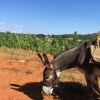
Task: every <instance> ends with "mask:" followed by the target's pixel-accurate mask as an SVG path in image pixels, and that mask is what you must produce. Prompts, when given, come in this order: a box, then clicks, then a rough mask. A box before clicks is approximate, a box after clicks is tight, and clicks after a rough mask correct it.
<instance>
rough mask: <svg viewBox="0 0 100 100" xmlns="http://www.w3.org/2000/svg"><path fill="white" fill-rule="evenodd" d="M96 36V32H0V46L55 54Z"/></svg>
mask: <svg viewBox="0 0 100 100" xmlns="http://www.w3.org/2000/svg"><path fill="white" fill-rule="evenodd" d="M94 38H95V34H87V35H78V34H77V32H74V34H68V35H43V34H40V35H34V34H16V33H10V32H0V46H6V47H8V48H18V49H24V50H32V51H38V52H46V53H50V54H55V53H57V52H60V51H62V50H65V49H66V50H67V49H69V48H72V47H75V46H77V45H79V44H80V43H82V42H84V41H90V40H93V39H94Z"/></svg>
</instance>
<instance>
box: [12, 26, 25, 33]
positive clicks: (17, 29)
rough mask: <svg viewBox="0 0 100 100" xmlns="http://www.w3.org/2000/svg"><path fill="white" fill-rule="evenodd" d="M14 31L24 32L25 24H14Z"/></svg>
mask: <svg viewBox="0 0 100 100" xmlns="http://www.w3.org/2000/svg"><path fill="white" fill-rule="evenodd" d="M12 32H13V33H24V27H23V25H15V26H13V30H12Z"/></svg>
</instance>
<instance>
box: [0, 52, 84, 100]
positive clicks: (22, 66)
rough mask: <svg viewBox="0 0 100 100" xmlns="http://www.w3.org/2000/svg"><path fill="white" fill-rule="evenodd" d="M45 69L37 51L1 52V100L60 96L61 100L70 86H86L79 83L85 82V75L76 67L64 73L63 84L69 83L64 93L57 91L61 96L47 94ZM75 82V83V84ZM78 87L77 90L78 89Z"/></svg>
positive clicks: (45, 98)
mask: <svg viewBox="0 0 100 100" xmlns="http://www.w3.org/2000/svg"><path fill="white" fill-rule="evenodd" d="M48 56H49V59H50V60H52V56H50V55H48ZM43 70H44V67H43V64H42V62H41V61H40V60H39V58H38V56H37V54H36V53H32V55H30V56H28V57H27V56H21V55H12V54H6V53H0V100H54V99H55V100H58V98H59V100H61V98H60V97H62V96H63V97H64V96H65V94H66V95H67V93H69V92H68V89H69V87H71V88H72V86H74V87H76V88H77V89H78V88H79V87H77V86H80V87H84V86H82V85H80V84H79V83H77V82H80V83H85V79H84V75H83V74H81V73H80V72H78V71H77V70H76V69H74V70H73V71H71V70H70V71H68V72H66V75H65V74H64V75H65V76H63V75H62V79H61V81H62V82H63V84H65V83H66V84H67V85H66V87H65V88H62V90H61V91H62V92H61V94H62V95H61V94H60V96H59V93H60V92H59V93H58V92H57V91H56V93H58V96H59V97H58V96H55V97H54V96H46V95H45V94H44V93H43V92H42V73H43ZM71 73H72V74H71ZM73 73H74V74H73ZM63 79H64V80H63ZM73 83H74V84H75V85H73ZM71 84H72V85H71ZM68 86H69V87H68ZM76 88H75V89H76ZM75 89H74V90H75ZM77 89H76V90H75V91H77ZM69 90H70V89H69ZM71 90H72V89H71ZM58 91H59V90H58ZM64 91H65V92H64ZM66 91H67V92H66ZM83 92H84V91H83ZM80 95H81V94H80ZM76 96H77V95H76ZM74 98H75V97H74ZM62 100H66V99H62ZM69 100H75V99H69ZM79 100H80V99H79Z"/></svg>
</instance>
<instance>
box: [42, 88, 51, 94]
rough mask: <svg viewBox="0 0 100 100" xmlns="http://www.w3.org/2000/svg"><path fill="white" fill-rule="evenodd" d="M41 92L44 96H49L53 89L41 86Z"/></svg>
mask: <svg viewBox="0 0 100 100" xmlns="http://www.w3.org/2000/svg"><path fill="white" fill-rule="evenodd" d="M42 90H43V92H44V93H45V94H46V95H51V94H52V93H53V88H51V87H47V86H43V88H42Z"/></svg>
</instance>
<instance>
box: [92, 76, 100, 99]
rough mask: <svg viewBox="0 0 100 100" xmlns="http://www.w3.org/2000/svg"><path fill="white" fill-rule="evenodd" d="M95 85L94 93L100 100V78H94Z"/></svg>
mask: <svg viewBox="0 0 100 100" xmlns="http://www.w3.org/2000/svg"><path fill="white" fill-rule="evenodd" d="M93 85H94V92H95V94H94V95H95V96H96V97H97V98H99V100H100V89H99V84H98V76H94V78H93Z"/></svg>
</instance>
